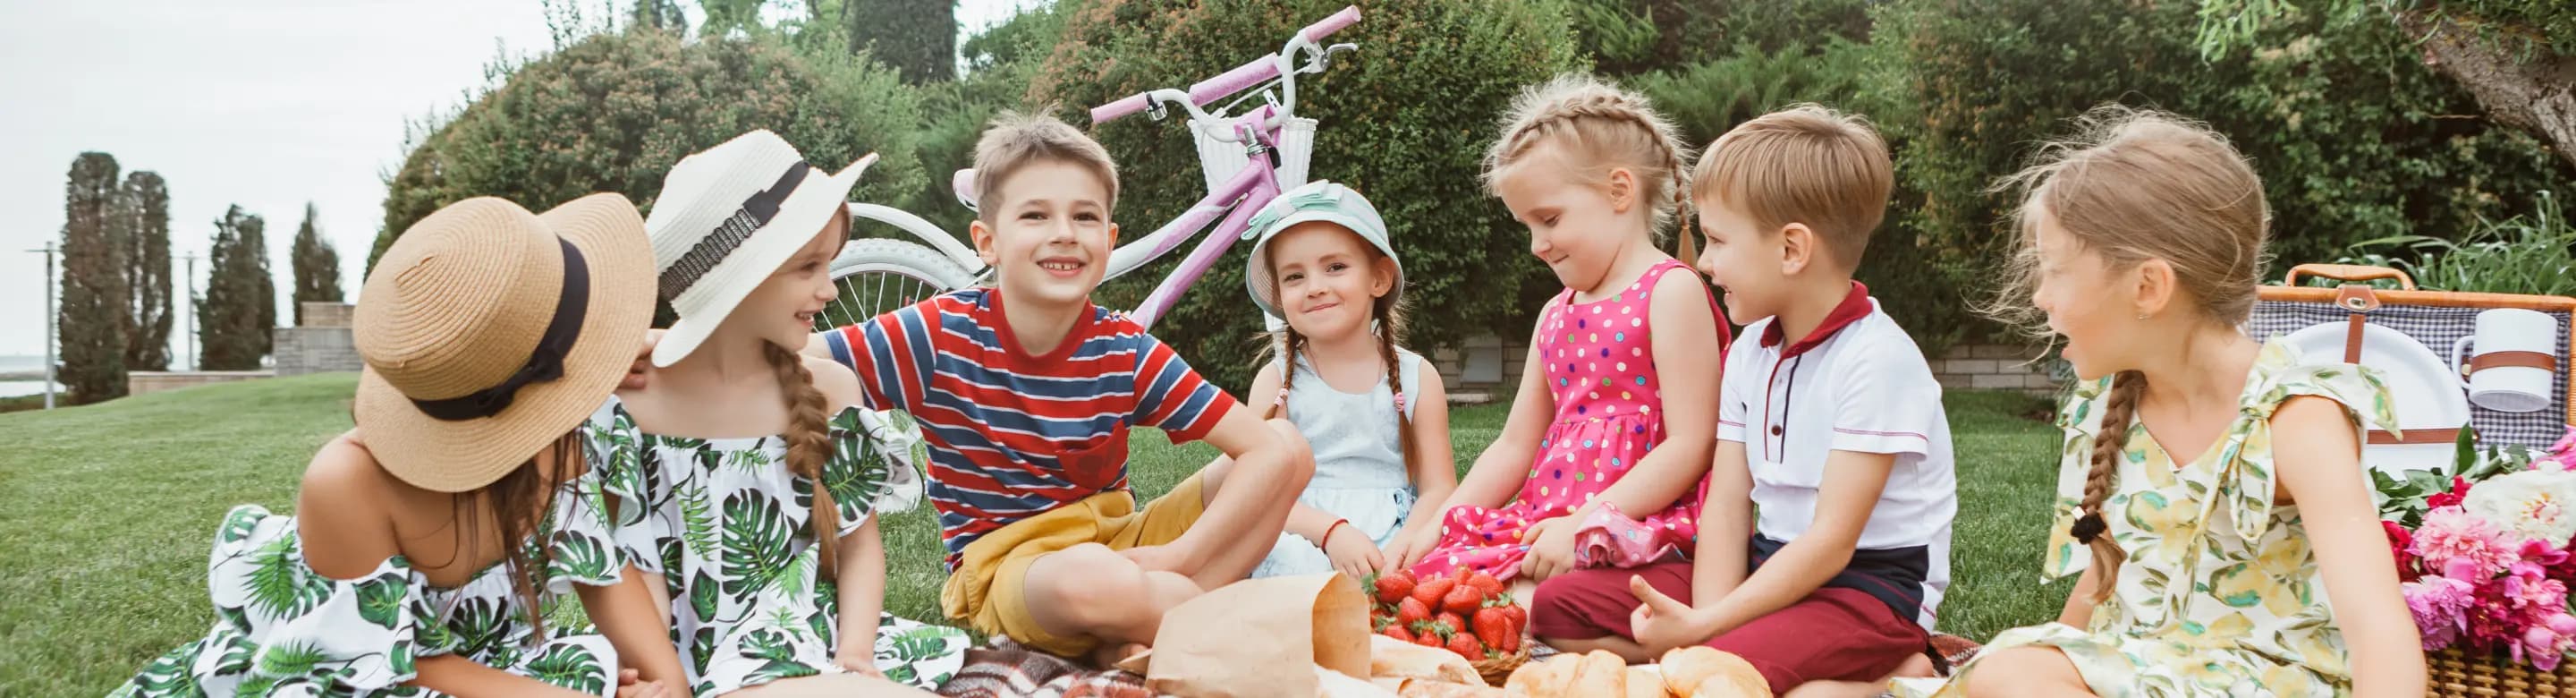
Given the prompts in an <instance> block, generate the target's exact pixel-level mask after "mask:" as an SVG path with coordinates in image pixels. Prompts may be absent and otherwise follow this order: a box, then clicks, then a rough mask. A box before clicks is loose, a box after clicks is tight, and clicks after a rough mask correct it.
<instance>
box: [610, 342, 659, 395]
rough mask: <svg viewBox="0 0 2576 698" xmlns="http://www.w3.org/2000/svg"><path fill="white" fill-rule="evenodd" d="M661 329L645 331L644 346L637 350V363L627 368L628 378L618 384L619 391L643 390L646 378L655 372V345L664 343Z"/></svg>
mask: <svg viewBox="0 0 2576 698" xmlns="http://www.w3.org/2000/svg"><path fill="white" fill-rule="evenodd" d="M662 332H663V330H660V329H649V330H645V331H644V346H643V347H642V348H639V349H636V350H635V363H634V364H633V365H629V366H627V367H626V378H625V379H624V380H620V381H618V382H617V388H618V389H619V390H643V389H644V383H645V380H644V376H645V375H647V374H650V373H652V372H653V345H655V344H661V343H662Z"/></svg>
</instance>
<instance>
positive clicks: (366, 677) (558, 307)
mask: <svg viewBox="0 0 2576 698" xmlns="http://www.w3.org/2000/svg"><path fill="white" fill-rule="evenodd" d="M651 262H652V256H651V250H649V249H648V248H647V247H646V245H645V240H644V231H643V222H642V221H640V220H638V219H637V217H636V215H635V207H634V206H633V205H631V204H628V203H627V202H626V199H625V197H621V196H618V195H615V194H595V195H592V196H589V197H584V198H581V199H578V200H575V201H573V202H571V203H568V204H564V205H563V206H561V207H558V208H555V209H554V210H551V211H547V212H545V213H544V214H532V213H529V212H528V211H527V210H526V209H523V208H520V207H519V206H518V205H517V204H513V203H510V202H508V201H503V200H500V199H491V198H479V199H468V200H465V201H461V202H458V203H456V204H453V205H450V206H448V207H446V208H442V209H439V210H438V211H437V212H435V213H432V214H430V215H429V217H427V218H423V219H421V220H420V222H419V223H417V224H414V225H413V226H412V227H411V228H409V229H407V230H406V231H405V232H404V233H403V235H402V237H401V238H399V239H398V240H396V241H395V243H394V245H393V247H392V248H390V249H387V250H386V251H385V255H384V257H383V259H381V260H379V261H378V262H377V263H376V269H375V273H374V274H372V275H370V276H368V277H367V283H366V286H365V289H364V292H363V296H362V298H363V299H364V300H362V301H360V302H359V303H358V310H357V318H356V323H355V328H354V332H355V339H356V342H357V347H358V353H359V354H360V355H361V356H362V357H363V358H364V359H365V360H366V369H365V372H364V373H362V374H360V378H359V381H358V393H357V399H356V401H355V403H356V404H355V409H354V413H355V418H356V421H357V424H358V428H357V429H353V430H351V431H349V432H348V433H345V434H341V435H340V436H338V437H336V438H333V439H332V440H331V441H330V442H329V443H326V444H323V446H322V450H321V452H320V453H317V454H315V455H314V456H313V463H312V465H310V466H307V467H306V469H305V471H304V481H303V484H302V486H301V487H300V488H299V491H298V493H297V497H296V499H297V501H296V506H295V510H296V515H295V516H278V515H274V514H270V513H269V512H268V510H267V509H264V508H261V507H258V506H254V505H244V506H241V507H237V508H235V509H233V510H232V513H230V514H228V515H226V516H225V517H224V520H223V525H222V526H221V527H219V528H218V529H216V531H215V548H214V553H213V555H212V556H211V557H210V558H209V559H208V562H207V570H206V572H207V587H208V588H207V591H209V592H210V593H211V596H212V597H213V599H214V604H215V614H214V615H215V623H214V628H213V630H212V631H211V632H209V633H208V634H207V635H206V637H205V638H204V639H201V640H198V641H195V642H191V643H188V644H187V645H185V646H182V647H180V648H179V649H177V650H175V651H172V652H171V653H169V654H167V655H164V656H162V657H161V658H160V659H159V660H157V661H155V662H153V663H152V664H151V665H150V666H148V667H145V668H144V670H143V672H142V673H141V674H140V675H138V676H136V677H134V679H133V680H132V681H131V682H128V683H127V684H126V685H125V686H124V687H122V688H119V689H118V690H117V691H116V693H115V694H114V695H118V696H232V695H256V696H265V695H271V694H273V693H274V694H279V695H284V694H294V695H343V696H441V695H448V694H460V695H466V694H475V695H513V696H581V695H591V696H608V695H612V694H615V695H620V696H653V695H672V696H678V695H685V693H683V692H681V691H680V690H678V689H679V687H678V686H676V685H674V684H675V683H676V681H677V680H678V679H679V678H680V677H679V675H678V674H679V665H678V662H677V660H676V658H675V657H674V656H673V655H672V653H671V652H670V651H669V650H668V644H667V643H666V642H663V641H662V638H663V637H664V633H665V632H666V630H667V628H666V626H664V625H663V624H661V623H660V622H659V619H658V618H657V617H655V616H656V614H655V612H654V608H653V606H652V596H651V593H650V591H649V590H648V589H647V588H646V586H645V584H644V582H643V580H642V578H640V577H638V578H635V580H634V581H632V582H622V581H621V580H622V579H623V577H622V576H621V575H620V570H621V569H622V568H623V567H624V566H625V565H624V562H623V561H622V560H621V559H620V556H619V555H618V552H617V548H616V547H615V546H614V545H613V544H612V542H611V540H610V531H609V529H608V527H607V525H606V523H605V522H603V521H601V520H600V519H599V516H598V514H597V513H598V512H599V510H600V505H601V504H602V502H600V501H599V500H600V494H599V491H600V482H599V475H600V474H599V473H598V472H597V471H595V470H591V469H589V468H585V467H584V461H583V459H582V457H581V446H582V442H581V439H580V438H579V431H578V429H577V427H580V426H581V424H582V417H583V415H587V414H590V413H591V411H592V410H593V409H595V408H597V407H598V406H599V403H600V401H601V400H604V399H606V398H607V397H608V395H609V391H610V390H612V389H614V388H615V387H616V385H617V382H618V379H619V378H620V377H621V376H623V375H624V374H625V372H626V366H627V363H628V358H629V357H630V356H632V355H633V354H632V352H633V349H634V346H635V338H636V337H637V336H640V335H641V334H642V333H643V332H644V326H645V324H646V323H647V322H648V321H650V320H651V319H652V315H653V299H652V287H651V286H650V285H649V284H648V283H646V281H645V280H646V279H648V278H650V277H648V276H647V274H648V273H649V270H650V269H651V267H650V266H648V265H649V264H650V263H651ZM362 432H363V434H364V437H363V438H361V433H362ZM567 591H578V592H579V595H580V596H581V601H582V607H583V608H585V609H587V610H588V611H589V614H590V618H591V620H592V621H593V622H594V623H596V624H597V625H598V626H599V628H600V629H601V631H602V632H603V633H605V637H603V636H602V635H559V634H553V633H550V632H549V631H551V630H560V629H558V628H550V627H548V624H547V623H546V621H545V615H544V614H542V613H539V612H538V610H537V609H539V608H541V605H540V600H541V599H544V598H546V597H552V596H555V595H559V594H562V593H564V592H567ZM611 640H614V642H612V641H611ZM621 648H623V649H633V648H649V650H650V651H641V652H620V651H619V649H621ZM621 659H622V660H625V663H626V664H627V665H628V667H629V668H630V671H629V672H628V676H627V677H626V678H625V680H623V681H621V680H620V676H619V673H620V672H619V665H620V660H621ZM633 669H640V670H641V672H642V678H644V679H645V680H643V681H635V675H634V673H633V671H632V670H633ZM655 679H667V680H669V681H671V682H673V683H664V682H662V681H656V680H655ZM622 683H623V684H626V685H625V686H623V687H621V686H620V684H622Z"/></svg>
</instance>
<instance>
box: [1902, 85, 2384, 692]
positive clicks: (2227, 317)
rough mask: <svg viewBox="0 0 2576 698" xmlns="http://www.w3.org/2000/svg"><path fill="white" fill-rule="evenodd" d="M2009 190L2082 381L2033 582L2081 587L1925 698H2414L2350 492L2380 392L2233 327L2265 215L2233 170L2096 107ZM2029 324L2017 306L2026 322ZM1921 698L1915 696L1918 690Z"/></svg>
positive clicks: (2249, 176) (2143, 118)
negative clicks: (2073, 134)
mask: <svg viewBox="0 0 2576 698" xmlns="http://www.w3.org/2000/svg"><path fill="white" fill-rule="evenodd" d="M2087 122H2088V125H2089V126H2090V127H2091V131H2090V135H2089V136H2088V137H2087V138H2085V139H2084V140H2082V141H2080V142H2078V143H2074V144H2072V145H2070V146H2066V147H2061V148H2057V149H2054V150H2053V152H2054V154H2055V155H2054V157H2052V158H2051V159H2050V160H2048V161H2047V162H2045V163H2044V164H2041V165H2039V166H2037V167H2034V168H2032V169H2030V170H2026V171H2024V173H2023V174H2021V175H2018V176H2016V177H2015V178H2014V179H2013V180H2012V181H2014V182H2016V183H2019V184H2022V185H2024V186H2025V187H2026V190H2027V198H2025V199H2024V202H2023V204H2022V208H2021V212H2020V218H2021V223H2022V231H2023V245H2024V251H2023V255H2022V259H2023V262H2024V265H2025V266H2024V271H2025V272H2026V274H2025V276H2024V277H2023V280H2022V283H2021V284H2020V285H2019V290H2018V291H2016V292H2013V293H2011V294H2010V295H2007V296H2005V297H2004V298H2003V299H2002V300H2003V301H2004V302H2006V303H2010V304H2012V306H2015V307H2023V308H2025V311H2023V312H2019V313H2009V312H2008V313H2006V314H2007V315H2008V316H2017V317H2010V318H2009V319H2027V320H2036V319H2038V318H2037V316H2040V315H2044V316H2045V317H2046V321H2047V327H2048V330H2049V332H2051V333H2053V334H2057V335H2062V336H2063V337H2064V338H2065V356H2066V359H2067V361H2069V362H2070V363H2073V364H2074V367H2075V374H2076V375H2077V376H2079V377H2084V378H2086V380H2083V381H2081V382H2079V383H2078V384H2077V389H2076V391H2075V393H2074V395H2073V397H2071V398H2070V399H2069V400H2068V401H2067V403H2066V406H2065V407H2064V409H2062V410H2061V411H2060V413H2059V416H2058V423H2059V426H2061V427H2062V428H2064V429H2065V430H2066V441H2065V448H2064V450H2063V456H2062V462H2061V466H2060V469H2059V480H2058V483H2059V484H2058V500H2057V519H2056V524H2055V527H2054V529H2053V530H2052V531H2051V537H2052V539H2051V540H2050V542H2049V549H2048V558H2047V564H2046V567H2045V571H2044V576H2045V577H2046V578H2049V579H2055V578H2059V577H2065V576H2071V575H2075V574H2079V573H2080V574H2081V575H2082V579H2081V580H2080V581H2078V582H2077V583H2076V585H2075V591H2074V594H2073V595H2072V596H2071V597H2069V598H2068V599H2067V601H2066V608H2065V611H2064V612H2063V613H2061V614H2060V615H2059V616H2058V619H2057V621H2056V622H2053V623H2048V624H2045V625H2038V626H2032V627H2025V628H2017V629H2013V630H2007V631H2004V632H2003V633H2002V634H2001V635H1998V636H1997V637H1996V638H1995V640H1994V642H1993V643H1991V644H1989V645H1987V647H1986V648H1985V650H1984V651H1983V652H1982V653H1981V655H1980V656H1979V657H1978V658H1976V659H1974V660H1971V661H1969V662H1968V663H1966V664H1964V665H1962V666H1961V667H1960V669H1959V671H1958V672H1957V673H1956V674H1955V675H1954V676H1952V677H1951V678H1950V679H1949V681H1948V682H1947V683H1946V684H1938V683H1934V685H1930V686H1921V685H1915V684H1914V683H1912V680H1900V681H1899V684H1898V686H1896V688H1899V689H1901V690H1900V693H1904V694H1908V695H1919V694H1922V693H1934V694H1937V695H1942V696H1960V695H1967V696H2017V695H2051V696H2062V695H2088V694H2089V695H2101V696H2340V695H2351V694H2360V695H2384V696H2396V695H2408V696H2420V695H2423V694H2424V683H2425V679H2424V655H2423V651H2422V648H2421V645H2420V644H2419V642H2420V641H2419V639H2418V638H2419V637H2420V636H2419V635H2418V634H2417V633H2416V628H2415V625H2414V620H2413V618H2412V617H2411V616H2410V615H2409V614H2408V612H2407V610H2406V607H2405V602H2404V601H2403V600H2402V598H2401V597H2400V596H2399V594H2398V584H2397V567H2396V563H2395V561H2394V560H2393V559H2392V558H2391V553H2390V552H2389V547H2388V541H2387V539H2386V538H2385V537H2384V534H2383V533H2382V532H2381V529H2380V526H2379V515H2378V514H2379V512H2378V509H2377V507H2376V506H2375V505H2374V504H2373V503H2372V500H2371V496H2370V492H2369V491H2368V490H2367V485H2365V484H2364V483H2365V482H2366V480H2365V479H2364V478H2362V477H2361V476H2360V473H2361V469H2360V446H2361V441H2362V434H2361V429H2360V427H2361V425H2362V424H2364V423H2377V424H2391V423H2393V422H2394V415H2393V414H2392V412H2391V409H2390V405H2389V401H2388V394H2387V390H2386V388H2385V387H2384V386H2382V385H2381V384H2380V382H2379V379H2378V378H2377V377H2376V375H2375V374H2373V373H2371V372H2368V371H2365V370H2363V369H2361V368H2360V367H2357V366H2351V365H2345V364H2325V365H2308V364H2303V363H2302V362H2301V361H2300V357H2299V356H2298V355H2297V352H2296V351H2294V350H2293V349H2291V348H2290V347H2289V346H2288V345H2286V344H2282V343H2280V342H2278V341H2275V342H2273V343H2270V344H2258V343H2256V342H2254V341H2253V340H2251V339H2248V338H2247V337H2246V336H2245V335H2244V334H2243V333H2242V332H2240V331H2238V330H2237V327H2238V325H2239V324H2241V323H2242V322H2244V320H2245V319H2246V316H2247V315H2248V313H2249V311H2250V310H2251V308H2252V307H2253V302H2254V286H2255V277H2256V275H2257V274H2259V273H2261V266H2262V262H2261V261H2260V260H2261V259H2262V256H2263V255H2262V248H2263V238H2264V230H2263V229H2264V225H2265V220H2266V218H2265V217H2266V212H2265V211H2264V205H2263V195H2262V184H2261V182H2259V181H2257V180H2256V179H2255V176H2254V172H2253V170H2252V169H2250V168H2248V167H2247V166H2246V164H2245V161H2244V159H2243V158H2242V157H2240V156H2239V155H2238V154H2237V153H2236V151H2235V150H2234V149H2232V148H2230V147H2229V146H2228V145H2227V143H2226V142H2225V141H2223V140H2221V139H2220V138H2219V137H2218V136H2216V135H2215V134H2212V133H2209V132H2208V131H2205V130H2202V129H2201V128H2199V127H2198V126H2196V125H2193V124H2189V123H2185V122H2181V121H2178V120H2175V119H2173V118H2171V117H2167V116H2164V115H2161V114H2156V113H2153V112H2130V111H2127V110H2123V109H2119V108H2116V107H2106V108H2105V109H2103V110H2099V111H2096V112H2095V113H2094V114H2093V115H2091V116H2090V117H2088V118H2087ZM2025 302H2027V303H2029V305H2028V306H2023V305H2022V304H2023V303H2025ZM1926 683H1933V682H1926Z"/></svg>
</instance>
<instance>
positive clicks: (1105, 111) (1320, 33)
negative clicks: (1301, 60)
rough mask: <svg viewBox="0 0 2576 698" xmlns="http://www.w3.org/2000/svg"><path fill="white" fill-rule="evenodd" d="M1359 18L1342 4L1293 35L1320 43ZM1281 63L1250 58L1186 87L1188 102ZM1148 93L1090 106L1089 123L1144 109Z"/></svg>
mask: <svg viewBox="0 0 2576 698" xmlns="http://www.w3.org/2000/svg"><path fill="white" fill-rule="evenodd" d="M1359 21H1360V8H1359V6H1357V5H1353V6H1350V7H1344V8H1342V11H1340V12H1335V13H1333V16H1330V17H1325V18H1324V19H1323V20H1322V21H1318V22H1316V23H1314V24H1310V25H1307V26H1306V28H1304V29H1300V30H1297V37H1298V38H1299V39H1302V40H1304V41H1305V42H1306V43H1309V44H1315V43H1322V42H1323V40H1324V37H1327V36H1332V35H1333V33H1334V32H1338V31H1341V30H1343V29H1346V28H1349V27H1350V26H1351V25H1352V24H1357V23H1358V22H1359ZM1283 62H1285V61H1283V60H1282V59H1281V57H1280V55H1279V54H1271V55H1266V56H1262V57H1260V58H1255V59H1252V62H1249V63H1245V64H1243V65H1240V66H1236V67H1235V69H1233V70H1228V71H1225V73H1224V74H1222V75H1218V76H1216V77H1212V78H1208V79H1206V80H1201V81H1199V83H1198V84H1196V85H1191V86H1190V103H1192V104H1196V105H1199V106H1206V105H1207V104H1208V103H1210V102H1214V101H1217V100H1220V99H1224V98H1226V97H1227V96H1229V95H1232V94H1234V93H1237V92H1242V91H1243V90H1244V88H1248V87H1251V86H1253V85H1258V84H1261V83H1262V81H1265V80H1269V79H1271V78H1275V77H1279V67H1280V65H1281V64H1282V63H1283ZM1152 95H1153V93H1152V92H1138V93H1136V94H1133V95H1128V96H1127V98H1126V99H1121V100H1118V101H1115V102H1110V103H1108V104H1103V105H1100V106H1099V107H1096V108H1093V109H1092V110H1091V123H1094V124H1098V123H1104V122H1107V121H1109V120H1111V119H1116V118H1118V117H1122V116H1126V115H1129V114H1134V113H1136V112H1140V111H1144V110H1145V108H1146V107H1148V106H1152V103H1153V97H1152Z"/></svg>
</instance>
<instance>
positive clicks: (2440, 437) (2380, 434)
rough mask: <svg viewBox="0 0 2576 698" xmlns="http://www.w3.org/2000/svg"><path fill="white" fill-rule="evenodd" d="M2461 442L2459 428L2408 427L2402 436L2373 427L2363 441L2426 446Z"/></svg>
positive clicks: (2372, 443)
mask: <svg viewBox="0 0 2576 698" xmlns="http://www.w3.org/2000/svg"><path fill="white" fill-rule="evenodd" d="M2459 442H2460V430H2458V429H2408V430H2406V435H2405V436H2402V437H2401V436H2398V435H2396V434H2391V433H2388V432H2386V431H2381V430H2378V429H2372V430H2370V433H2369V434H2367V435H2366V437H2365V438H2364V439H2363V443H2366V444H2369V445H2372V446H2426V445H2440V444H2455V443H2459Z"/></svg>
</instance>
